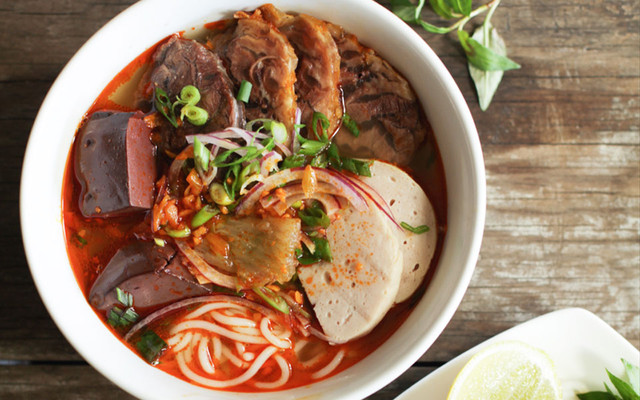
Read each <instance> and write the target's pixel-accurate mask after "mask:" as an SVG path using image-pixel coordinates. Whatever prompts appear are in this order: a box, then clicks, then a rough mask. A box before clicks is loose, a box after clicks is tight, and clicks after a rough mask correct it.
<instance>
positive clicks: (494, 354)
mask: <svg viewBox="0 0 640 400" xmlns="http://www.w3.org/2000/svg"><path fill="white" fill-rule="evenodd" d="M561 393H562V391H561V389H560V384H559V382H558V379H557V378H556V372H555V367H554V365H553V361H552V360H551V358H549V356H548V355H547V354H546V353H545V352H543V351H542V350H539V349H536V348H535V347H531V346H529V345H527V344H525V343H522V342H515V341H514V342H511V341H509V342H500V343H497V344H494V345H491V346H489V347H487V348H485V349H483V350H482V351H480V352H479V353H478V354H476V355H474V356H473V357H472V358H471V359H470V360H469V362H468V363H467V364H466V365H465V366H464V368H462V370H461V371H460V373H459V374H458V376H457V377H456V379H455V381H454V382H453V386H451V389H450V391H449V396H448V397H447V400H489V399H490V400H507V399H508V400H534V399H535V400H559V399H562V394H561Z"/></svg>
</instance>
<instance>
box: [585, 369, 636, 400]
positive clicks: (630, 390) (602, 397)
mask: <svg viewBox="0 0 640 400" xmlns="http://www.w3.org/2000/svg"><path fill="white" fill-rule="evenodd" d="M621 361H622V364H623V365H624V367H625V371H626V373H627V378H628V379H629V382H630V383H627V382H625V381H624V380H623V379H621V378H619V377H617V376H615V375H613V374H612V373H611V372H609V370H608V369H607V370H606V371H607V375H608V376H609V379H610V380H611V383H613V386H614V387H615V388H616V390H617V391H618V394H619V396H618V395H616V394H614V393H613V391H612V390H611V389H610V388H609V386H607V384H606V383H605V384H604V387H605V389H606V390H607V391H606V392H603V391H593V392H587V393H580V394H577V396H578V399H580V400H640V393H639V388H640V374H639V370H638V366H636V365H632V364H631V363H629V362H628V361H627V360H625V359H622V360H621Z"/></svg>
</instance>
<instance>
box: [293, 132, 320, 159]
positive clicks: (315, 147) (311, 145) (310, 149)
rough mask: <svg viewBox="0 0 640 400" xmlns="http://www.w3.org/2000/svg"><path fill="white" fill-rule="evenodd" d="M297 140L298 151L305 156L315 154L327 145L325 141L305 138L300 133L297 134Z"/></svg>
mask: <svg viewBox="0 0 640 400" xmlns="http://www.w3.org/2000/svg"><path fill="white" fill-rule="evenodd" d="M298 140H299V141H300V150H299V151H298V153H299V154H304V155H305V156H315V155H316V154H318V153H320V152H321V151H322V150H324V149H325V148H326V147H327V143H326V142H319V141H317V140H309V139H305V138H303V137H302V136H300V135H298Z"/></svg>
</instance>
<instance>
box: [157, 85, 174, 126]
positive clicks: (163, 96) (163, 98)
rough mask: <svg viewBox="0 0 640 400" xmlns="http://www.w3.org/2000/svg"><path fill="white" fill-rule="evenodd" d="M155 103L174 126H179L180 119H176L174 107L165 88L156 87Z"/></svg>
mask: <svg viewBox="0 0 640 400" xmlns="http://www.w3.org/2000/svg"><path fill="white" fill-rule="evenodd" d="M154 103H155V106H156V109H157V110H158V111H160V114H162V115H164V117H165V118H166V119H167V121H169V122H170V123H171V125H173V127H174V128H177V127H178V121H177V120H176V116H175V114H174V113H173V107H172V105H171V100H170V99H169V96H168V95H167V92H165V91H164V90H163V89H161V88H159V87H156V89H155V96H154Z"/></svg>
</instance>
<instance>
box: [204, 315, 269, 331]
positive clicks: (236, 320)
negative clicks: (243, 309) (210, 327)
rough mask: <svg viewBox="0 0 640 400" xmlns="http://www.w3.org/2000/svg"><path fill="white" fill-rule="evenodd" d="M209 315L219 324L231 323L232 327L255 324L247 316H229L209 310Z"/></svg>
mask: <svg viewBox="0 0 640 400" xmlns="http://www.w3.org/2000/svg"><path fill="white" fill-rule="evenodd" d="M209 315H210V316H211V318H213V319H214V320H216V321H218V322H220V323H221V324H225V325H231V326H233V327H237V326H243V327H250V328H252V327H255V326H256V325H257V324H256V322H255V321H254V320H251V319H248V318H241V317H229V316H228V315H223V314H220V313H218V312H210V313H209Z"/></svg>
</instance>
